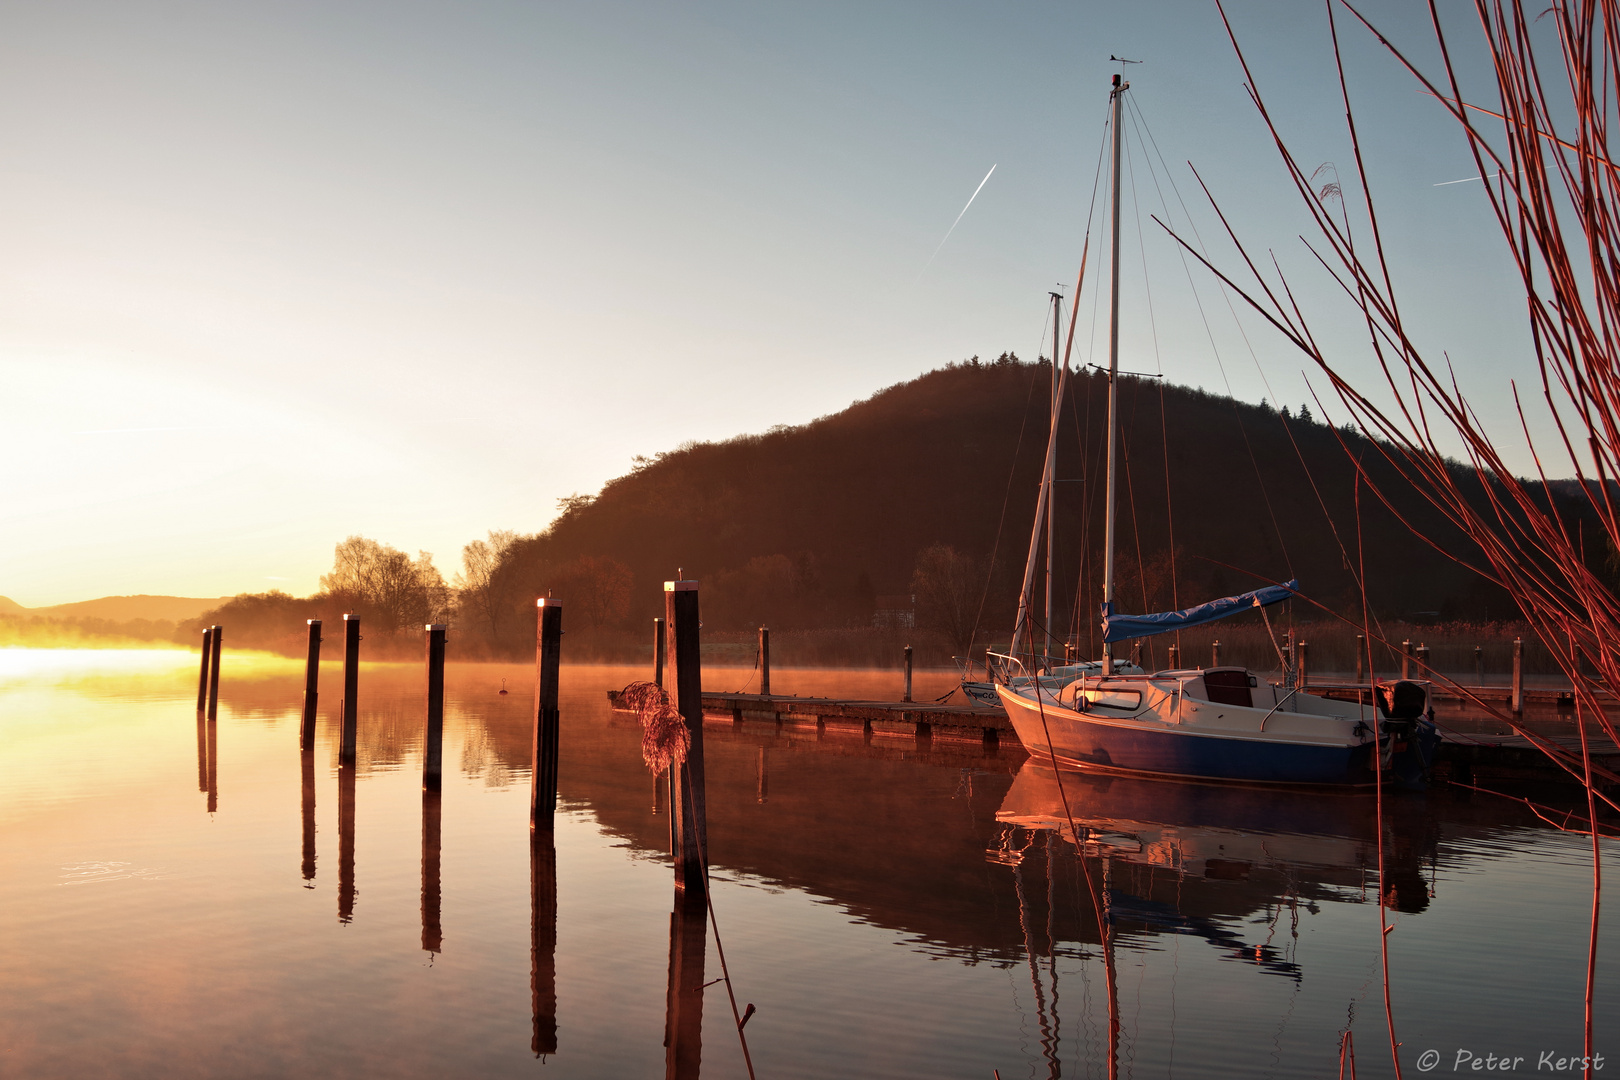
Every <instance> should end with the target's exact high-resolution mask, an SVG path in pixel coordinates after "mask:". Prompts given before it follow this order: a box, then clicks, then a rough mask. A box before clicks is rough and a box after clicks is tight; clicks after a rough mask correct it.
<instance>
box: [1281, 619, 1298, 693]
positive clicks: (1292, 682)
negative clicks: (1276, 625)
mask: <svg viewBox="0 0 1620 1080" xmlns="http://www.w3.org/2000/svg"><path fill="white" fill-rule="evenodd" d="M1283 665H1284V670H1283V678H1284V679H1285V680H1287V681H1288V683H1289V688H1290V689H1292V688H1293V687H1296V686H1298V685H1299V656H1298V654H1297V653H1296V652H1295V651H1294V632H1293V631H1292V630H1290V631H1288V632H1287V633H1286V634H1285V635H1283Z"/></svg>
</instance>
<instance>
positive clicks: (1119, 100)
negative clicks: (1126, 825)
mask: <svg viewBox="0 0 1620 1080" xmlns="http://www.w3.org/2000/svg"><path fill="white" fill-rule="evenodd" d="M1130 85H1131V84H1130V83H1128V82H1125V81H1123V80H1122V79H1121V78H1120V76H1118V75H1115V76H1114V92H1113V95H1112V96H1113V99H1114V120H1113V123H1114V180H1113V192H1114V195H1113V199H1114V239H1113V264H1114V270H1113V285H1112V286H1111V287H1110V292H1111V294H1112V295H1111V296H1110V297H1109V309H1110V310H1109V318H1108V490H1107V496H1106V497H1107V508H1106V514H1105V516H1104V518H1103V611H1104V613H1112V612H1113V610H1114V517H1115V514H1114V495H1115V479H1114V478H1115V474H1116V472H1117V468H1116V466H1117V461H1116V458H1117V444H1118V442H1119V431H1118V427H1119V424H1118V415H1119V414H1118V405H1119V159H1120V147H1121V144H1122V143H1123V141H1124V129H1123V125H1122V124H1121V123H1120V116H1121V113H1122V111H1123V107H1124V100H1125V91H1126V90H1128V89H1129V88H1130ZM1113 673H1114V647H1113V646H1112V645H1110V644H1108V643H1107V642H1104V643H1103V674H1105V675H1112V674H1113Z"/></svg>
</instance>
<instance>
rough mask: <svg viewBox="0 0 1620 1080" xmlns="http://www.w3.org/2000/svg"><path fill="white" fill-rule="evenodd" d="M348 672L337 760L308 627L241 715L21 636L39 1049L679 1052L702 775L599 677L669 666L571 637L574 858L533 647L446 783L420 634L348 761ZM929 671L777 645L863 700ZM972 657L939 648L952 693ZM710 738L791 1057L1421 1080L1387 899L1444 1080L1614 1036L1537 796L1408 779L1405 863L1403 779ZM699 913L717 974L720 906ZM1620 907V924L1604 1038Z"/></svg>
mask: <svg viewBox="0 0 1620 1080" xmlns="http://www.w3.org/2000/svg"><path fill="white" fill-rule="evenodd" d="M338 671H339V665H337V664H335V663H330V662H329V663H328V664H326V665H325V670H324V671H323V675H324V676H325V678H324V679H323V692H322V696H321V708H320V718H319V723H318V726H317V740H316V747H315V749H314V751H313V752H312V753H311V754H309V755H307V756H305V755H301V754H300V752H299V750H298V732H297V727H298V712H299V704H300V693H301V688H302V668H301V664H299V663H297V662H295V661H288V660H282V659H279V658H270V657H254V656H249V655H246V654H241V653H235V654H233V653H231V652H230V651H227V653H226V657H225V663H224V671H223V675H222V684H221V694H220V702H221V704H220V714H219V719H218V721H217V723H216V724H215V725H207V724H206V723H204V724H199V723H198V722H197V721H196V717H195V713H194V706H195V688H196V681H195V680H196V674H195V656H194V655H193V654H183V653H181V654H170V653H158V652H148V653H145V654H128V653H113V652H101V653H94V654H88V653H86V654H60V653H47V652H31V651H28V650H4V651H0V744H3V745H4V746H5V747H6V753H7V765H6V769H5V773H4V775H5V777H6V780H5V785H4V787H5V790H6V795H7V797H6V799H5V800H3V801H0V864H3V865H4V866H5V867H6V869H7V873H6V874H5V875H3V876H0V912H3V913H4V914H3V916H0V919H3V930H4V934H5V939H6V941H7V948H6V949H5V950H0V1073H3V1074H5V1075H15V1076H49V1075H61V1076H67V1075H72V1076H108V1077H145V1076H154V1075H177V1076H186V1075H195V1076H221V1075H231V1076H284V1075H289V1074H302V1075H315V1076H323V1075H343V1076H361V1077H364V1076H379V1077H380V1076H389V1077H401V1076H403V1077H431V1076H449V1075H490V1076H533V1075H558V1076H570V1077H575V1076H577V1077H629V1076H650V1075H657V1074H659V1073H660V1072H661V1071H663V1070H664V1069H665V1066H666V1050H665V1038H666V1019H667V1017H668V1015H669V1003H670V1002H669V981H670V976H671V963H670V956H671V940H672V938H671V926H672V923H671V913H672V910H674V904H673V899H674V897H673V888H672V874H671V870H670V867H669V864H668V858H667V842H668V818H667V809H668V808H667V804H666V803H665V802H664V801H661V800H660V797H659V796H658V793H657V790H656V787H655V784H654V782H653V780H652V778H651V777H650V776H649V774H648V772H647V770H646V768H645V767H644V766H643V764H642V761H641V753H640V730H639V727H638V726H637V725H636V724H635V722H634V721H633V720H632V719H631V718H629V717H626V716H622V715H616V714H613V713H612V712H610V711H609V709H608V707H607V701H606V698H605V694H604V691H605V690H607V689H609V688H617V687H619V686H622V685H624V684H625V683H627V682H629V681H631V680H632V679H636V678H644V677H646V675H647V674H648V673H647V672H645V671H644V670H642V669H640V668H628V667H587V666H565V667H564V669H563V676H562V683H561V685H562V702H561V705H562V722H563V729H562V760H561V766H560V774H559V792H560V799H559V809H558V814H557V830H556V843H555V849H554V856H552V858H554V862H548V860H547V857H546V853H545V852H542V853H541V855H539V856H535V855H534V853H533V852H532V850H531V846H530V838H529V828H528V820H527V819H528V781H529V775H528V772H529V761H530V725H531V723H532V718H531V711H532V709H533V669H532V667H530V666H526V665H520V664H510V665H505V664H464V665H454V664H452V665H451V666H450V668H449V670H448V675H447V702H446V726H445V754H444V760H445V780H444V789H443V793H442V795H441V796H438V797H434V798H428V799H425V798H424V796H423V793H422V790H421V768H422V740H423V680H422V672H421V668H420V665H419V664H368V665H366V666H365V668H364V669H363V671H362V675H361V682H360V686H361V692H360V700H359V716H360V723H359V732H360V739H359V753H358V760H357V765H356V768H355V769H354V770H353V771H352V772H350V771H346V770H345V771H342V772H340V770H339V769H338V767H337V745H336V742H337V740H336V736H337V731H336V718H337V714H338V706H339V702H338V697H339V690H338V688H339V687H340V686H341V679H340V678H339V677H338ZM750 677H751V672H750V671H749V670H748V669H710V670H709V671H707V672H706V682H707V683H708V684H709V686H710V687H711V688H714V689H725V690H736V689H740V688H742V687H743V686H744V685H745V684H746V683H747V681H748V680H749V678H750ZM898 678H899V677H898V673H896V672H893V671H872V672H824V671H804V670H797V671H796V670H791V669H789V670H777V671H773V673H772V683H773V689H775V690H777V692H779V693H781V692H785V693H797V694H801V695H810V694H816V693H820V694H834V695H838V696H846V697H857V698H874V697H885V698H887V697H896V696H898V693H897V691H898ZM503 680H504V686H505V688H506V689H507V690H508V691H509V692H508V693H507V694H505V695H502V694H501V693H500V692H499V691H500V690H501V689H502V686H503ZM950 685H951V679H950V677H949V676H947V675H946V674H943V673H938V672H926V673H924V672H919V673H918V677H917V684H916V696H917V697H918V698H919V699H927V698H930V697H937V696H939V695H940V694H943V693H944V692H945V691H946V690H947V689H949V687H950ZM705 743H706V771H707V784H708V806H709V820H710V824H709V851H710V858H711V862H712V865H713V887H712V888H713V908H714V913H715V916H716V921H717V923H718V927H719V932H720V938H721V942H722V943H723V945H724V949H725V954H726V959H727V962H728V964H729V967H730V972H731V976H732V981H733V984H734V987H735V992H736V995H737V1001H738V1007H739V1008H741V1007H743V1005H745V1004H746V1003H753V1004H754V1005H755V1006H756V1008H757V1012H756V1014H755V1015H754V1016H753V1018H752V1019H751V1020H750V1021H749V1022H748V1025H747V1027H746V1028H745V1032H746V1034H747V1036H748V1042H749V1049H750V1051H751V1053H752V1055H753V1060H754V1063H755V1067H756V1071H757V1074H758V1075H759V1076H761V1077H765V1076H770V1077H791V1076H805V1077H810V1076H825V1075H841V1076H874V1077H878V1076H881V1077H893V1076H915V1077H943V1076H961V1077H976V1078H983V1077H988V1076H990V1075H991V1074H992V1069H999V1070H1000V1072H1001V1075H1002V1076H1004V1077H1013V1076H1042V1077H1045V1076H1056V1075H1062V1076H1105V1075H1107V1072H1108V1061H1109V1058H1110V1057H1113V1058H1115V1059H1116V1060H1117V1061H1118V1063H1119V1073H1120V1075H1122V1076H1127V1075H1142V1076H1147V1075H1154V1076H1161V1075H1172V1076H1173V1075H1184V1076H1211V1075H1233V1076H1239V1075H1241V1076H1262V1075H1273V1076H1282V1077H1318V1076H1323V1075H1333V1074H1334V1073H1335V1070H1336V1068H1337V1064H1338V1049H1339V1033H1340V1031H1341V1030H1342V1029H1344V1028H1345V1027H1346V1026H1347V1025H1349V1026H1350V1027H1351V1028H1352V1030H1353V1031H1354V1033H1355V1046H1356V1051H1357V1063H1358V1068H1359V1071H1360V1074H1361V1075H1367V1076H1380V1075H1391V1070H1390V1067H1389V1063H1388V1050H1387V1039H1388V1036H1387V1033H1386V1032H1385V1029H1384V1020H1383V1014H1382V1003H1381V995H1382V988H1381V985H1380V976H1379V966H1378V909H1377V906H1376V905H1377V903H1378V900H1379V897H1380V896H1381V895H1382V896H1384V897H1385V898H1386V902H1387V903H1388V905H1389V907H1390V910H1389V917H1390V920H1391V922H1392V923H1393V924H1394V925H1395V930H1394V931H1393V932H1392V933H1391V935H1390V938H1389V942H1390V955H1391V966H1392V975H1391V986H1392V998H1393V1001H1394V1004H1395V1016H1396V1030H1397V1035H1398V1037H1399V1038H1400V1039H1401V1040H1402V1042H1403V1047H1402V1051H1401V1053H1402V1062H1403V1065H1405V1066H1406V1067H1407V1069H1408V1075H1413V1073H1412V1071H1411V1070H1412V1068H1413V1064H1414V1062H1416V1061H1417V1058H1418V1055H1419V1054H1421V1053H1422V1052H1424V1051H1425V1050H1428V1049H1436V1050H1438V1051H1439V1053H1440V1054H1441V1055H1442V1061H1443V1065H1442V1068H1441V1070H1440V1071H1449V1069H1450V1067H1451V1065H1452V1063H1453V1059H1454V1057H1455V1055H1456V1053H1457V1051H1458V1050H1459V1049H1461V1048H1470V1049H1471V1050H1474V1051H1478V1052H1480V1053H1486V1052H1495V1053H1497V1054H1503V1053H1508V1054H1517V1055H1525V1056H1526V1057H1527V1061H1526V1063H1525V1064H1524V1065H1523V1066H1521V1067H1520V1069H1519V1070H1518V1071H1519V1072H1520V1073H1521V1074H1522V1073H1526V1072H1532V1071H1534V1064H1535V1061H1536V1058H1537V1055H1539V1054H1540V1053H1541V1052H1542V1051H1544V1050H1547V1049H1559V1050H1560V1051H1561V1052H1563V1053H1568V1052H1571V1051H1573V1052H1576V1053H1578V1048H1579V1046H1580V1041H1581V1039H1580V1031H1581V1026H1580V1025H1581V989H1582V981H1583V978H1584V967H1585V949H1586V930H1587V922H1588V917H1589V910H1588V902H1589V899H1590V869H1591V868H1590V861H1589V855H1588V851H1587V844H1586V841H1585V840H1584V838H1582V837H1579V836H1574V835H1567V834H1560V833H1557V832H1555V831H1553V830H1551V829H1549V828H1548V827H1546V826H1545V825H1544V824H1542V823H1540V822H1538V821H1537V820H1536V819H1535V818H1534V817H1533V816H1531V815H1529V814H1528V813H1527V812H1524V811H1521V810H1518V809H1516V808H1515V807H1513V806H1512V805H1511V804H1507V803H1504V802H1502V801H1499V800H1491V799H1486V798H1484V797H1481V796H1475V797H1474V798H1473V799H1465V798H1460V797H1459V796H1458V794H1457V792H1456V791H1455V789H1448V788H1437V789H1435V790H1432V791H1430V792H1428V793H1423V794H1416V795H1400V796H1396V797H1390V798H1388V799H1387V805H1386V815H1387V817H1386V825H1385V834H1384V845H1385V858H1386V862H1387V872H1386V874H1385V880H1384V881H1383V882H1380V881H1379V879H1378V873H1377V845H1378V829H1377V823H1376V818H1375V813H1374V804H1373V801H1372V799H1371V798H1370V797H1364V796H1335V797H1307V796H1300V795H1292V794H1277V793H1266V792H1257V791H1230V790H1227V789H1222V788H1215V787H1207V786H1198V785H1176V784H1157V783H1149V782H1142V781H1128V780H1117V779H1116V780H1106V779H1099V778H1094V777H1080V776H1076V775H1074V774H1068V773H1065V774H1063V777H1062V785H1063V786H1062V787H1061V789H1060V788H1059V784H1058V778H1057V777H1055V776H1054V775H1053V774H1052V773H1051V772H1050V771H1049V770H1045V769H1042V768H1041V767H1040V765H1039V763H1038V762H1030V761H1028V760H1027V759H1026V758H1025V755H1024V754H1023V753H1022V751H1020V750H1018V749H1017V748H1016V747H1013V746H1007V745H1004V746H1003V748H1002V750H1001V751H1000V752H999V753H997V754H995V755H992V756H986V755H985V754H984V752H983V750H982V749H981V748H980V747H978V746H976V745H974V744H969V743H953V742H951V741H949V740H947V739H943V738H936V739H934V740H932V742H931V743H918V742H917V741H916V740H915V739H913V738H910V737H898V736H886V735H882V734H878V735H873V736H871V737H866V736H864V735H863V733H862V732H861V730H860V729H859V728H850V729H840V728H838V727H837V726H836V725H831V724H829V725H828V726H827V728H826V729H825V730H824V731H822V732H819V733H818V732H817V731H816V730H815V728H814V727H813V726H803V727H783V728H777V727H775V726H773V725H768V724H753V723H750V724H746V725H744V726H742V727H738V728H734V727H733V726H732V724H731V723H730V722H729V720H728V721H726V722H714V721H711V723H710V724H709V725H708V726H707V728H706V732H705ZM344 777H347V778H348V781H349V782H348V783H347V784H345V783H344ZM1065 801H1066V802H1067V804H1068V811H1067V812H1065V810H1064V809H1063V806H1064V803H1065ZM1070 814H1072V816H1073V819H1074V823H1073V826H1071V824H1070V822H1069V820H1068V819H1069V815H1070ZM1076 828H1078V830H1079V833H1078V836H1077V834H1076V832H1075V831H1074V830H1075V829H1076ZM1076 839H1079V840H1080V841H1081V842H1082V844H1083V848H1084V854H1085V858H1084V859H1080V858H1077V857H1076V847H1075V843H1074V841H1075V840H1076ZM1610 854H1611V855H1612V847H1611V848H1610ZM553 874H554V877H552V876H549V875H553ZM1088 882H1089V885H1088ZM553 889H554V894H553V892H552V890H553ZM1094 896H1095V897H1096V899H1095V900H1094V899H1093V897H1094ZM1099 912H1100V913H1101V915H1102V920H1101V921H1102V922H1104V923H1106V924H1107V925H1108V926H1110V927H1111V928H1112V934H1111V935H1110V937H1111V940H1110V943H1109V944H1108V945H1107V946H1105V944H1104V935H1103V934H1101V933H1099V918H1098V916H1099ZM552 918H554V919H555V923H554V926H555V933H554V940H553V938H552V937H551V936H549V935H548V932H547V929H546V928H547V926H549V925H552V924H550V923H549V922H548V920H549V919H552ZM691 930H692V927H690V926H687V927H685V928H684V930H683V932H686V933H688V934H689V935H690V932H691ZM686 940H691V939H690V937H688V939H686ZM697 940H699V941H701V942H702V943H703V944H704V945H705V949H706V955H705V956H704V966H703V968H702V971H703V972H704V975H705V978H704V981H707V980H712V979H717V978H719V976H720V974H721V971H720V964H719V961H718V956H717V953H716V949H715V945H716V943H715V936H714V933H713V929H712V928H709V929H708V930H706V931H705V932H704V933H703V934H702V935H700V937H699V938H698V939H697ZM1615 944H1616V934H1615V932H1614V931H1613V930H1611V929H1608V928H1605V930H1604V932H1603V938H1602V942H1601V952H1600V968H1599V976H1598V987H1597V1001H1598V1002H1599V1014H1598V1015H1599V1027H1598V1033H1597V1038H1598V1049H1599V1050H1600V1051H1603V1052H1606V1051H1607V1049H1608V1048H1609V1047H1611V1046H1613V1045H1614V1044H1612V1043H1611V1042H1610V1039H1611V1038H1612V1035H1613V1032H1612V1028H1611V1027H1606V1026H1605V1024H1604V1022H1603V1019H1602V1018H1603V1016H1604V1015H1606V1013H1605V1011H1604V1010H1605V1008H1606V1007H1605V1006H1604V1005H1603V1003H1604V1002H1613V1001H1614V1000H1616V996H1615V995H1616V992H1617V991H1620V985H1617V980H1616V978H1615V976H1614V974H1613V965H1612V963H1611V961H1612V960H1613V951H1614V946H1615ZM1109 953H1111V955H1112V960H1113V963H1112V965H1111V969H1112V976H1111V977H1110V965H1109V964H1108V963H1107V962H1106V961H1107V954H1109ZM725 991H726V987H725V984H724V983H714V984H711V985H709V986H707V987H706V988H704V989H702V990H701V991H700V993H701V1002H702V1008H701V1019H700V1021H698V1022H697V1023H696V1024H695V1025H694V1024H693V1022H692V1013H691V1011H690V1010H688V1011H687V1013H686V1014H685V1017H686V1018H685V1020H684V1021H683V1023H685V1024H686V1025H687V1026H686V1027H684V1028H681V1029H680V1030H679V1032H678V1035H679V1037H680V1038H681V1039H683V1040H686V1041H684V1042H683V1043H682V1046H683V1053H685V1054H686V1056H684V1057H682V1058H681V1069H682V1070H683V1071H682V1072H681V1075H692V1063H693V1060H694V1058H693V1057H692V1053H693V1052H695V1054H696V1059H695V1060H696V1061H697V1062H698V1068H700V1069H701V1073H702V1075H705V1076H710V1077H739V1076H744V1075H746V1073H745V1071H744V1068H743V1064H742V1056H741V1052H740V1050H739V1047H738V1041H737V1037H736V1034H735V1032H734V1025H733V1023H732V1020H731V1012H730V1006H729V1004H728V1001H727V998H726V993H725ZM1111 999H1112V1002H1113V1004H1114V1007H1115V1008H1114V1011H1115V1013H1116V1015H1117V1016H1118V1032H1117V1035H1113V1036H1111V1035H1110V1027H1109V1022H1108V1018H1109V1011H1110V1010H1109V1004H1110V1000H1111ZM553 1002H554V1004H553ZM694 1035H695V1036H696V1037H697V1038H698V1039H699V1040H700V1042H698V1043H697V1044H695V1045H694V1044H692V1043H691V1042H690V1039H691V1038H692V1037H693V1036H694ZM1614 1048H1615V1049H1616V1050H1617V1052H1620V1046H1615V1047H1614ZM537 1054H538V1055H539V1056H538V1057H537ZM1466 1067H1467V1066H1466V1065H1465V1066H1464V1068H1466Z"/></svg>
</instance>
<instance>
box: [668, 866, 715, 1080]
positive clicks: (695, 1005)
mask: <svg viewBox="0 0 1620 1080" xmlns="http://www.w3.org/2000/svg"><path fill="white" fill-rule="evenodd" d="M707 911H708V907H707V905H706V904H705V903H704V899H703V893H702V891H701V890H698V889H682V888H679V887H677V888H676V890H675V909H674V910H673V911H671V912H670V916H669V1000H668V1005H667V1007H666V1010H665V1019H664V1076H665V1077H666V1080H697V1077H698V1075H699V1073H700V1071H701V1068H702V1064H703V958H704V952H705V951H706V950H707V948H708V923H707V922H706V921H705V920H706V918H707Z"/></svg>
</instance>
